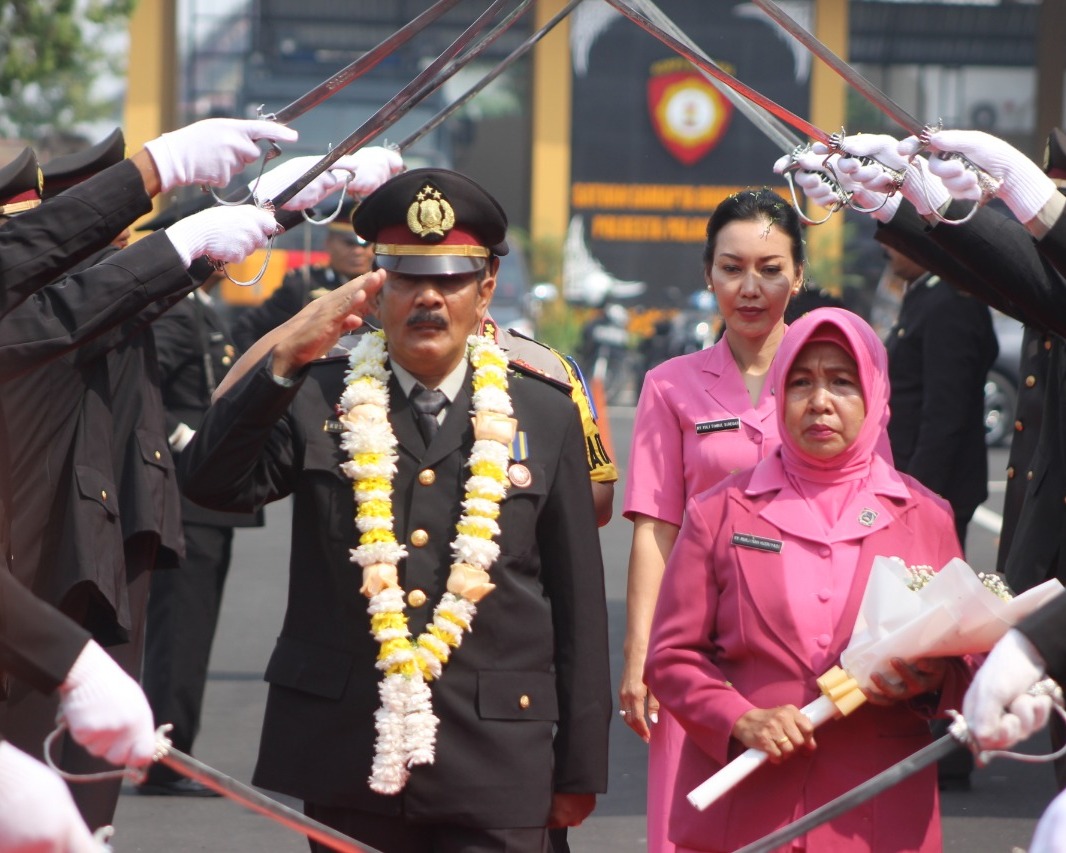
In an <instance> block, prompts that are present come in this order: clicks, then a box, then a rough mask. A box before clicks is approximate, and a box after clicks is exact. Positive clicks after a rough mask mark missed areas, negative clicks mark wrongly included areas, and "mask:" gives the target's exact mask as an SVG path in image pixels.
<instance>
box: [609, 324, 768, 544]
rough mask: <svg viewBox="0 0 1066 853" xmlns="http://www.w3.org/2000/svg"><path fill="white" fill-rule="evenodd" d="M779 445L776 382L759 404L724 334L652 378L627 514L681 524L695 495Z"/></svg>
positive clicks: (639, 416) (641, 407) (647, 382)
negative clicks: (752, 402) (775, 406)
mask: <svg viewBox="0 0 1066 853" xmlns="http://www.w3.org/2000/svg"><path fill="white" fill-rule="evenodd" d="M777 445H778V438H777V418H776V415H775V409H774V398H773V395H772V394H771V393H770V386H769V385H767V386H766V387H765V388H764V389H763V393H762V398H761V399H760V400H759V405H758V406H753V405H752V404H751V397H750V396H749V394H748V389H747V388H746V387H745V385H744V379H743V378H742V377H741V375H740V370H739V369H738V368H737V365H736V362H735V361H734V360H733V354H732V352H730V349H729V345H728V344H727V343H726V342H725V341H724V340H722V341H719V342H718V343H717V344H715V345H714V346H713V347H710V348H708V349H705V350H701V351H700V352H695V353H691V354H689V355H682V356H678V357H677V358H672V359H670V360H669V361H666V362H663V363H662V364H660V365H659V366H658V367H655V368H654V369H652V370H651V371H649V372H648V375H647V376H646V377H645V379H644V386H643V388H642V389H641V392H640V401H639V403H638V404H637V413H636V417H635V419H634V427H633V441H632V446H631V449H630V454H629V473H628V476H627V477H626V488H625V499H624V503H623V513H624V514H625V516H626V517H627V518H629V519H632V517H633V515H634V514H636V513H641V514H643V515H649V516H651V517H652V518H657V519H659V520H661V521H667V522H670V523H671V524H676V525H678V526H679V527H680V526H681V518H682V515H683V513H684V509H685V502H686V501H687V500H688V499H689V498H690V497H692V496H693V495H696V494H699V493H700V492H702V491H704V490H705V489H709V488H711V487H712V486H714V485H716V484H717V483H719V482H721V481H722V480H723V479H724V478H725V477H727V476H728V475H729V474H731V473H733V472H735V471H741V470H743V469H744V468H750V467H751V466H752V465H754V464H755V463H756V462H758V461H759V460H760V459H762V458H763V457H764V456H767V455H768V454H769V453H771V452H772V451H773V449H774V448H775V447H777Z"/></svg>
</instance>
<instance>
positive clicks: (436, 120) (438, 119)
mask: <svg viewBox="0 0 1066 853" xmlns="http://www.w3.org/2000/svg"><path fill="white" fill-rule="evenodd" d="M581 2H582V0H570V2H569V3H567V4H566V5H565V6H564V7H563V8H562V9H560V10H559V11H558V12H556V13H555V15H553V16H552V18H551V20H549V21H548V22H547V23H546V24H544V26H542V27H541V28H540V29H539V30H537V31H536V32H535V33H533V35H531V36H530V37H529V38H527V39H526V40H525V41H524V42H522V43H521V44H520V45H519V46H518V47H516V48H515V49H514V50H513V51H511V53H510V55H508V56H507V57H505V58H504V59H502V60H501V61H500V62H499V63H498V64H497V65H496V67H495V68H493V69H492V70H491V71H490V72H489V73H488V74H486V75H485V76H484V77H482V78H481V79H480V80H478V82H477V83H475V84H474V85H473V86H471V87H470V88H469V89H468V90H467V91H466V92H464V93H463V94H462V95H461V96H460V97H459V98H458V99H457V100H455V101H453V102H452V103H450V104H448V106H446V107H445V108H444V109H443V110H441V111H440V112H439V113H437V114H436V115H435V116H433V118H431V119H430V120H429V121H427V122H426V123H425V124H424V125H422V126H421V127H420V128H419V129H418V130H416V131H415V132H414V133H412V134H411V135H410V136H408V137H407V138H406V139H405V140H403V141H402V142H400V143H399V144H398V145H397V146H396V147H397V148H398V149H399V150H400V151H406V150H407V149H408V148H410V147H411V146H412V145H414V144H415V143H416V142H418V140H419V139H421V138H422V137H424V136H425V135H426V134H428V133H431V132H432V131H434V130H436V129H437V128H438V127H440V125H441V124H443V123H444V122H445V120H447V119H448V118H449V117H450V116H452V115H453V114H454V113H455V112H456V111H457V110H459V109H461V108H462V107H463V106H465V105H466V104H467V103H469V102H470V101H471V100H472V99H473V98H474V97H475V96H477V95H478V94H479V93H480V92H482V91H483V90H484V89H485V87H486V86H488V85H489V84H490V83H491V82H492V81H493V80H495V79H496V78H497V77H499V76H500V75H501V74H503V72H504V71H506V70H507V69H508V68H510V67H511V66H512V65H514V64H515V63H516V62H517V61H518V60H519V59H521V58H522V57H523V56H525V55H526V54H527V53H529V51H530V49H531V48H532V47H533V46H534V45H535V44H537V42H539V41H540V40H541V39H542V38H544V37H545V36H546V35H547V34H548V33H550V32H551V31H552V30H553V29H555V26H556V24H558V23H559V22H560V21H561V20H563V18H565V17H566V16H567V15H569V14H570V13H571V12H572V11H574V8H575V7H577V6H578V5H579V4H580V3H581Z"/></svg>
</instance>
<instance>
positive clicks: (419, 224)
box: [407, 184, 455, 240]
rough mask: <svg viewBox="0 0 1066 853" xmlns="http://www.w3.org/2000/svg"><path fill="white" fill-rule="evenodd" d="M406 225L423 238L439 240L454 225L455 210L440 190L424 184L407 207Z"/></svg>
mask: <svg viewBox="0 0 1066 853" xmlns="http://www.w3.org/2000/svg"><path fill="white" fill-rule="evenodd" d="M407 227H408V228H410V229H411V232H412V233H413V234H415V235H416V236H418V237H421V238H422V239H423V240H429V239H434V238H435V239H438V240H439V239H441V238H442V237H444V235H445V234H446V233H447V232H448V231H451V230H452V228H454V227H455V210H453V209H452V206H451V204H449V203H448V199H446V198H445V197H444V195H443V194H442V193H441V191H440V190H438V189H437V188H436V187H434V186H433V185H432V184H426V185H425V186H424V187H422V189H421V190H420V191H419V193H418V195H416V196H415V200H414V201H413V202H411V206H410V207H409V208H407Z"/></svg>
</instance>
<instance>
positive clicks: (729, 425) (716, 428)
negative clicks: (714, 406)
mask: <svg viewBox="0 0 1066 853" xmlns="http://www.w3.org/2000/svg"><path fill="white" fill-rule="evenodd" d="M731 429H740V418H724V419H723V420H720V421H704V422H703V423H698V424H696V435H706V434H707V433H709V432H725V431H726V430H731Z"/></svg>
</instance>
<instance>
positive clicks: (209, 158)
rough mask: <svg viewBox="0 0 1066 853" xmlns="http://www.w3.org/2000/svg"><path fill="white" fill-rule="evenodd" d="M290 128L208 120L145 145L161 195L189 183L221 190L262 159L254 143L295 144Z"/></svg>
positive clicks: (270, 123)
mask: <svg viewBox="0 0 1066 853" xmlns="http://www.w3.org/2000/svg"><path fill="white" fill-rule="evenodd" d="M298 138H299V134H298V133H297V132H296V131H295V130H293V129H292V128H289V127H285V125H283V124H278V123H277V122H274V121H265V120H262V119H255V120H248V121H245V120H242V119H235V118H209V119H204V120H203V121H198V122H196V123H195V124H190V125H188V126H186V127H183V128H180V129H179V130H175V131H172V132H170V133H164V134H163V135H162V136H160V137H158V138H156V139H153V140H151V141H150V142H146V143H145V144H144V147H145V148H146V149H147V150H148V153H149V154H151V155H152V160H153V161H155V167H156V170H157V171H158V172H159V180H160V182H161V183H162V184H163V192H170V191H171V190H172V189H174V188H175V187H183V186H187V185H189V184H208V185H209V186H212V187H224V186H226V184H228V183H229V182H230V178H232V177H233V176H234V175H235V174H236V173H237V172H239V171H241V169H243V168H244V167H245V166H247V165H248V164H249V163H254V162H255V161H256V160H258V159H259V158H260V157H261V156H262V151H260V149H259V146H258V145H256V141H257V140H260V139H270V140H274V141H280V142H295V141H296V140H297V139H298Z"/></svg>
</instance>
